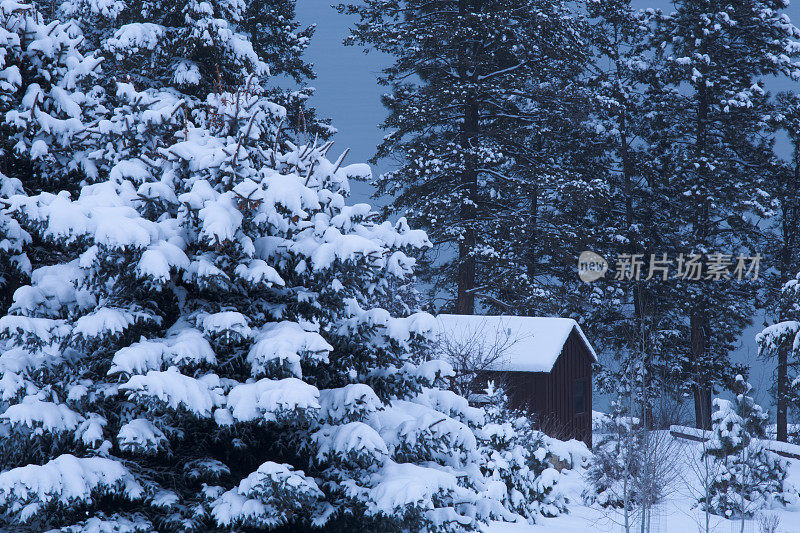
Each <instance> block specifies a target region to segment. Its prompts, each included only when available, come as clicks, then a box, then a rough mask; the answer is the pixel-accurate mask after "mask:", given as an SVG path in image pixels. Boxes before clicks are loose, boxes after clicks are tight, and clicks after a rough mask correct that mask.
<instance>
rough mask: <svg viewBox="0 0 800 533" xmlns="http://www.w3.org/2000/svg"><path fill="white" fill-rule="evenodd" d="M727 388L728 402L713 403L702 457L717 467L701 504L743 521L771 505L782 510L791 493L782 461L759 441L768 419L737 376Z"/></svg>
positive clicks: (720, 513)
mask: <svg viewBox="0 0 800 533" xmlns="http://www.w3.org/2000/svg"><path fill="white" fill-rule="evenodd" d="M731 388H732V391H733V393H734V394H735V395H736V397H735V399H734V401H733V402H730V401H728V400H723V399H721V398H716V399H715V400H714V414H713V416H712V420H713V426H712V429H711V438H710V440H709V442H708V444H707V445H706V447H705V448H704V452H703V453H704V454H707V455H708V456H711V457H713V459H714V460H715V461H716V462H717V466H718V468H717V469H716V470H715V472H714V476H713V479H712V480H710V486H709V491H708V496H703V497H702V498H701V499H700V504H701V505H702V506H703V507H704V508H706V509H708V510H710V511H711V512H713V513H714V514H718V515H721V516H725V517H727V518H734V517H735V518H740V519H743V518H744V517H749V516H752V515H753V514H754V513H755V512H756V511H758V510H759V509H762V508H764V507H766V506H769V505H771V504H773V503H778V504H781V505H785V504H786V503H787V502H788V499H787V498H788V497H789V490H790V489H789V486H788V485H787V484H786V476H787V465H786V462H785V461H784V460H783V459H781V458H780V457H778V455H777V454H775V453H773V452H771V451H769V450H767V449H766V448H764V446H763V445H762V444H761V443H760V442H759V439H764V438H766V423H767V419H768V415H767V413H765V412H764V411H763V410H762V409H761V406H759V405H758V404H756V403H755V401H754V400H753V397H752V387H751V386H750V384H749V383H747V382H746V381H745V380H744V378H743V377H742V376H741V375H737V376H736V378H735V381H734V383H733V386H732V387H731Z"/></svg>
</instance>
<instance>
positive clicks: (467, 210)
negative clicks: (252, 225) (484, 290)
mask: <svg viewBox="0 0 800 533" xmlns="http://www.w3.org/2000/svg"><path fill="white" fill-rule="evenodd" d="M477 132H478V104H477V103H476V102H475V101H474V99H473V98H472V97H469V98H468V99H467V103H466V105H465V110H464V129H463V135H462V144H461V146H462V148H463V149H464V150H465V151H467V152H468V154H467V156H466V158H465V161H464V170H463V173H462V175H461V187H462V189H463V190H464V196H465V201H462V203H461V224H462V225H463V226H464V233H463V236H462V239H461V241H460V242H459V243H458V279H457V283H458V295H457V300H456V314H459V315H472V314H474V313H475V292H474V290H475V276H476V265H475V256H474V254H473V252H474V250H475V243H476V238H475V221H476V214H477V213H476V209H475V199H476V196H477V192H478V172H477V161H476V160H475V156H474V155H473V154H472V153H471V144H472V141H473V139H474V138H475V137H476V135H477Z"/></svg>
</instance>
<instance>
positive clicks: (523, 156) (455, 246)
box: [339, 0, 586, 314]
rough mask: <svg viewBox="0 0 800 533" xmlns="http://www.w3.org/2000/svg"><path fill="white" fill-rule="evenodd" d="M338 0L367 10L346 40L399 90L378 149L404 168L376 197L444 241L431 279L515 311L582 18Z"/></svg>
mask: <svg viewBox="0 0 800 533" xmlns="http://www.w3.org/2000/svg"><path fill="white" fill-rule="evenodd" d="M339 9H340V10H341V11H343V12H347V13H350V14H354V15H356V16H357V17H359V19H358V21H357V22H356V24H355V27H354V28H353V30H352V34H351V36H350V37H349V38H348V40H347V41H346V42H347V43H349V44H356V45H363V46H366V47H370V48H374V49H376V50H378V51H381V52H384V53H387V54H389V55H391V56H392V57H393V58H394V62H393V64H392V65H391V66H389V67H388V68H386V69H385V70H384V71H383V73H382V76H381V77H380V78H379V81H380V83H382V84H384V85H386V86H388V87H390V89H391V91H390V94H388V95H387V96H386V97H385V98H384V104H385V106H386V107H387V109H388V110H389V116H388V118H387V119H386V121H385V122H384V123H383V125H382V126H383V127H384V128H386V129H387V130H390V131H389V133H388V135H387V136H386V137H385V139H384V141H383V143H382V144H381V145H380V146H379V148H378V153H377V156H376V157H377V158H384V157H399V158H400V159H401V164H400V166H399V168H397V169H395V170H392V171H390V172H388V173H386V174H385V175H384V176H382V177H380V178H379V179H378V180H376V186H377V194H379V195H383V194H387V195H392V196H394V197H395V200H394V202H393V204H392V206H391V209H392V210H393V211H396V212H400V213H402V214H403V215H405V216H407V217H408V218H409V220H410V221H412V223H414V224H415V225H417V226H419V227H423V228H425V229H426V230H427V231H428V233H429V235H430V236H431V238H432V240H433V241H434V243H436V246H435V248H434V250H433V253H432V254H431V256H430V257H429V258H426V259H430V261H427V260H426V261H425V265H426V266H430V265H431V264H435V269H433V270H431V269H426V270H424V271H422V272H421V276H422V278H423V279H425V280H428V281H430V282H432V286H433V291H434V292H436V293H437V295H441V294H442V292H445V293H446V294H447V295H448V303H447V306H448V307H451V308H453V309H454V310H455V312H457V313H463V314H472V313H474V312H475V309H476V308H475V300H476V298H478V299H479V300H480V299H481V298H482V297H483V301H484V302H483V303H485V304H486V305H487V306H490V307H491V306H495V305H496V306H499V307H501V308H504V309H506V310H507V307H504V304H505V306H508V305H512V306H513V305H514V302H511V303H510V304H509V303H508V302H503V299H502V298H503V296H504V295H503V290H508V291H509V292H511V294H512V295H522V294H525V295H527V294H540V292H539V291H538V290H537V289H536V288H535V287H532V285H533V281H532V280H531V279H529V277H530V273H531V272H532V271H534V270H535V268H533V267H532V264H533V263H532V258H531V256H530V254H529V253H528V252H529V250H530V249H531V248H532V247H535V245H534V243H533V240H534V239H535V234H534V232H533V229H532V228H533V227H535V225H536V221H535V218H536V214H537V213H538V209H539V207H538V203H537V202H538V201H539V197H540V195H543V194H544V189H545V187H544V183H545V180H546V179H547V177H548V176H549V175H550V174H551V173H550V166H549V165H548V161H549V158H557V157H558V151H556V150H550V149H551V148H552V144H551V139H554V138H555V137H556V136H557V130H558V128H557V127H555V126H553V125H552V122H559V121H560V120H561V119H562V118H563V116H564V110H563V108H564V107H567V106H568V100H569V99H568V98H565V96H566V95H571V94H574V91H571V90H569V89H566V90H565V89H564V87H565V85H566V83H567V82H565V81H564V80H570V79H572V77H573V76H574V75H575V73H576V72H579V71H580V70H581V67H580V65H581V62H582V61H583V60H584V58H585V55H586V50H585V48H584V46H583V42H582V41H581V38H580V31H579V28H580V23H579V22H578V20H577V18H575V17H573V16H572V15H571V14H570V13H569V12H568V10H567V8H566V7H565V5H564V4H563V3H561V2H550V1H548V2H544V1H540V0H525V1H524V2H519V1H508V0H465V1H459V2H453V1H435V2H429V1H423V0H367V1H365V2H359V3H357V4H351V5H347V4H343V5H340V6H339ZM556 118H557V119H558V120H556ZM551 119H552V120H551ZM537 185H538V186H540V188H538V189H537ZM515 297H516V296H515Z"/></svg>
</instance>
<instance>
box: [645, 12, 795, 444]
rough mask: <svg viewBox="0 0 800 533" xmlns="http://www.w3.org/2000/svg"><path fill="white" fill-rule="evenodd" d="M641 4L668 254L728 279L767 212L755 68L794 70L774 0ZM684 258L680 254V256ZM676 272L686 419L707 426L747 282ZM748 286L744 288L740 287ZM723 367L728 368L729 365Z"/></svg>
mask: <svg viewBox="0 0 800 533" xmlns="http://www.w3.org/2000/svg"><path fill="white" fill-rule="evenodd" d="M675 7H676V11H675V12H674V13H672V14H670V15H663V14H661V13H654V14H653V23H654V24H655V26H656V27H655V37H654V39H653V41H652V46H653V49H654V51H655V52H656V54H657V55H656V57H655V58H654V66H653V82H652V84H651V87H652V88H651V91H652V98H653V102H654V103H653V113H654V119H655V124H657V125H658V129H657V130H653V134H652V135H651V136H650V137H649V139H648V140H649V142H650V144H651V146H652V153H653V156H654V158H653V160H654V167H655V169H657V170H658V174H660V176H661V178H660V179H659V180H658V181H655V182H654V183H652V187H653V188H654V194H657V195H659V196H660V197H662V198H665V199H668V201H667V202H664V204H663V205H664V207H665V208H666V209H667V212H666V216H667V220H670V221H671V222H670V226H665V227H663V228H662V231H663V232H664V240H665V242H670V243H672V247H671V248H670V249H669V250H664V252H666V253H670V254H671V255H672V257H680V254H681V253H682V254H684V259H685V258H686V257H688V256H689V254H697V255H699V256H701V257H702V258H703V260H704V262H706V264H708V263H714V262H715V261H716V263H717V265H718V267H719V268H718V269H717V271H716V272H717V275H716V277H717V278H719V277H720V276H719V275H720V273H721V274H722V277H723V278H724V277H725V276H728V277H733V269H734V267H735V266H736V263H737V259H736V258H737V256H739V255H740V254H743V255H745V256H753V255H755V254H756V253H757V252H758V251H759V248H758V245H759V242H760V241H759V233H760V232H759V228H758V227H757V219H758V217H759V216H764V215H766V214H767V212H768V205H769V198H768V197H767V195H766V193H765V190H766V189H765V184H764V183H763V182H764V176H767V175H769V168H768V165H769V157H768V155H765V154H769V153H771V148H772V146H771V143H772V141H771V137H770V136H769V127H768V124H767V123H766V117H767V114H768V113H769V106H768V100H767V94H766V91H765V90H764V78H765V77H767V76H780V75H787V76H792V77H797V76H798V75H800V69H798V67H799V66H800V63H798V62H797V57H798V50H797V48H796V45H795V42H794V39H795V38H797V37H798V36H800V31H798V29H797V28H796V27H795V26H793V25H792V24H791V23H789V22H788V19H787V18H786V15H785V14H784V13H783V10H784V9H785V7H786V2H785V1H784V0H764V1H762V0H747V1H743V2H735V3H730V2H719V1H717V0H704V1H694V0H692V1H685V2H684V1H679V2H675ZM675 222H680V223H678V224H676V223H675ZM682 266H683V267H685V266H686V265H685V263H684V264H683V265H682ZM714 279H715V274H714V273H713V272H711V271H708V270H706V271H704V272H703V273H702V275H701V279H700V280H695V279H681V280H678V282H677V288H678V290H679V291H680V292H679V294H683V295H684V296H683V298H682V301H681V302H680V303H679V305H680V307H681V308H685V309H687V310H688V311H687V317H686V318H687V321H688V323H689V334H688V335H687V336H686V337H685V339H686V340H685V341H684V343H683V346H682V348H681V350H680V352H678V353H680V354H682V358H683V362H682V363H681V365H682V367H683V371H684V373H685V376H686V381H687V383H688V384H690V385H691V387H692V390H693V393H694V400H695V417H696V423H697V425H698V427H703V428H708V427H709V423H710V419H711V395H712V391H713V389H714V388H716V387H718V386H719V385H721V384H722V383H723V382H724V381H726V380H728V379H732V375H731V374H732V372H731V369H732V365H730V363H729V361H728V354H729V353H730V351H731V349H732V348H733V346H734V342H735V341H736V339H737V337H738V335H739V333H740V332H741V331H742V329H743V327H744V326H745V325H746V324H747V323H748V322H749V317H750V316H751V315H752V312H753V309H752V305H751V302H752V295H753V291H754V290H755V288H754V287H752V286H749V284H748V283H743V282H742V283H737V282H734V281H730V280H725V281H722V282H715V281H713V280H714ZM748 294H749V295H751V296H750V297H748V296H745V295H748ZM734 371H735V370H734Z"/></svg>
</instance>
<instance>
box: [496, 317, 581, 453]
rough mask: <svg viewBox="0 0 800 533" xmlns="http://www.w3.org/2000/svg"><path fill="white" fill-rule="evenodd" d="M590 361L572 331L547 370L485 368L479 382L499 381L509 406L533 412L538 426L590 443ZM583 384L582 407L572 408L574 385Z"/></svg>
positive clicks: (553, 432) (573, 406)
mask: <svg viewBox="0 0 800 533" xmlns="http://www.w3.org/2000/svg"><path fill="white" fill-rule="evenodd" d="M592 364H593V359H592V356H591V354H590V353H589V350H588V349H587V348H586V345H585V344H584V343H583V340H582V339H581V338H580V335H578V333H577V332H575V331H573V332H572V334H571V335H570V336H569V338H568V339H567V342H566V343H565V344H564V349H563V351H562V352H561V355H560V356H559V357H558V359H557V360H556V363H555V365H553V369H552V371H551V372H550V373H546V372H486V375H485V377H484V378H483V379H481V382H483V383H485V382H486V381H488V380H494V381H495V382H496V383H502V384H503V385H504V386H505V387H506V390H507V391H508V396H509V398H508V399H509V406H510V407H512V408H514V409H521V410H525V411H528V412H530V413H533V414H535V415H536V418H537V420H538V422H539V425H540V427H541V429H542V430H543V431H544V432H545V433H547V434H548V435H551V436H553V437H556V438H560V439H577V440H582V441H583V442H585V443H586V445H587V446H589V447H591V446H592ZM581 381H583V382H584V384H585V389H584V390H585V410H584V412H583V413H582V414H579V413H576V412H575V386H576V384H577V383H578V382H581Z"/></svg>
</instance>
